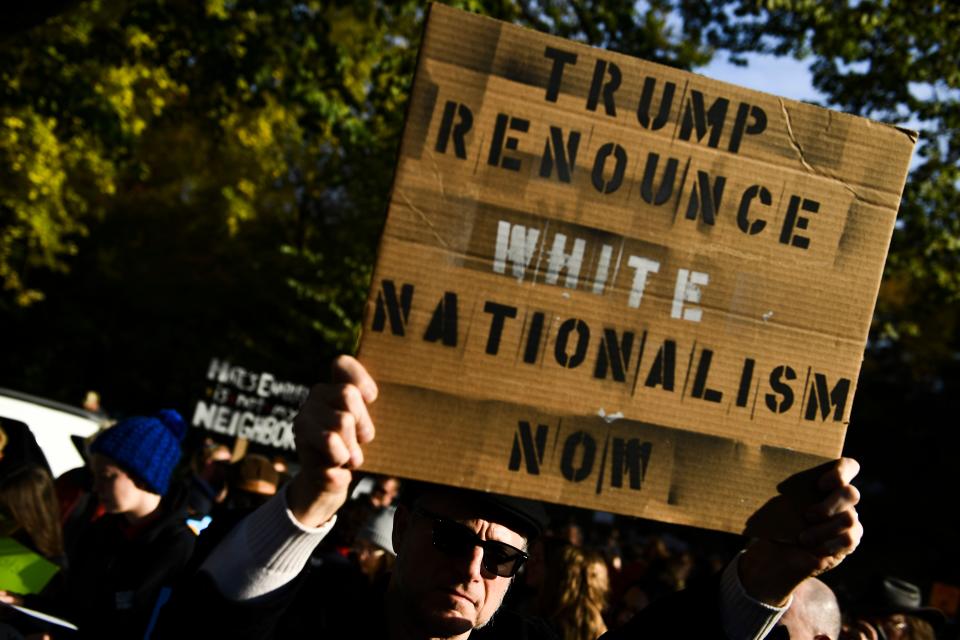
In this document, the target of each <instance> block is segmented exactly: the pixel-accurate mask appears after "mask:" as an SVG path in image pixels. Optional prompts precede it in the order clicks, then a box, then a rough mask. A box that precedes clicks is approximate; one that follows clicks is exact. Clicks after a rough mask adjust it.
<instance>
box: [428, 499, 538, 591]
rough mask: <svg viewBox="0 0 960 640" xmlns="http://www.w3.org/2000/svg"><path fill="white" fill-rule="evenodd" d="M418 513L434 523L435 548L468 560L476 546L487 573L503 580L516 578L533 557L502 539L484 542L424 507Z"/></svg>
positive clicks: (461, 525) (453, 522)
mask: <svg viewBox="0 0 960 640" xmlns="http://www.w3.org/2000/svg"><path fill="white" fill-rule="evenodd" d="M413 511H414V513H416V514H417V515H421V516H423V517H425V518H428V519H430V520H433V546H434V547H436V548H437V549H439V550H440V551H442V552H443V553H445V554H447V555H450V556H454V557H456V558H468V557H470V556H471V555H473V550H474V549H475V548H476V547H480V548H481V549H483V558H482V559H481V560H480V564H481V565H482V566H483V568H484V570H486V571H487V572H489V573H492V574H494V575H497V576H500V577H501V578H512V577H513V576H515V575H517V571H519V570H520V567H522V566H523V563H524V562H526V561H527V559H528V558H529V557H530V556H529V555H527V554H526V553H525V552H523V551H521V550H520V549H517V548H516V547H512V546H510V545H509V544H507V543H505V542H500V541H498V540H484V539H483V538H481V537H480V536H478V535H477V534H476V533H475V532H474V531H473V530H472V529H470V527H468V526H466V525H463V524H460V523H459V522H455V521H453V520H448V519H446V518H444V517H443V516H440V515H437V514H436V513H431V512H430V511H427V510H426V509H423V508H421V507H416V508H414V510H413Z"/></svg>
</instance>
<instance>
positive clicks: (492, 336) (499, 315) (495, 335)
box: [483, 300, 517, 356]
mask: <svg viewBox="0 0 960 640" xmlns="http://www.w3.org/2000/svg"><path fill="white" fill-rule="evenodd" d="M483 311H484V313H489V314H491V315H492V316H493V317H492V318H491V319H490V333H489V334H487V353H488V354H489V355H491V356H495V355H497V352H498V351H500V336H501V335H503V323H504V321H505V320H506V319H507V318H516V317H517V308H516V307H511V306H510V305H506V304H499V303H497V302H492V301H490V300H488V301H487V302H486V303H485V304H484V305H483Z"/></svg>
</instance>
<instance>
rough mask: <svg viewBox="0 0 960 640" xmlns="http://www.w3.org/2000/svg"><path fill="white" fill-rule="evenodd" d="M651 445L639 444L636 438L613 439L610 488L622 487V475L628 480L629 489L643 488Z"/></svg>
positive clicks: (646, 443) (651, 449)
mask: <svg viewBox="0 0 960 640" xmlns="http://www.w3.org/2000/svg"><path fill="white" fill-rule="evenodd" d="M652 451H653V445H652V444H650V443H649V442H640V440H638V439H637V438H630V439H629V440H624V439H623V438H614V439H613V460H612V461H611V465H610V486H612V487H622V486H623V476H624V474H626V475H627V477H628V478H629V479H630V488H631V489H634V490H639V489H640V488H641V487H642V486H643V479H644V477H645V476H646V475H647V465H649V464H650V453H651V452H652Z"/></svg>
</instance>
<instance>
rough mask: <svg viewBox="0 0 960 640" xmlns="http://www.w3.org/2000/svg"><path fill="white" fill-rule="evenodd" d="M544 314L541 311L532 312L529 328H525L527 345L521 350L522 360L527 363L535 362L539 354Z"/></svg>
mask: <svg viewBox="0 0 960 640" xmlns="http://www.w3.org/2000/svg"><path fill="white" fill-rule="evenodd" d="M545 319H546V316H545V315H544V313H543V312H542V311H536V312H534V314H533V316H532V317H531V318H530V328H529V329H527V345H526V347H525V348H524V350H523V361H524V362H526V363H527V364H536V362H537V357H538V356H539V355H540V341H541V339H542V337H543V322H544V320H545Z"/></svg>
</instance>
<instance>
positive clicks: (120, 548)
mask: <svg viewBox="0 0 960 640" xmlns="http://www.w3.org/2000/svg"><path fill="white" fill-rule="evenodd" d="M185 433H186V423H185V422H184V421H183V418H182V417H180V414H178V413H177V412H176V411H173V410H163V411H160V412H159V413H157V415H155V416H150V417H141V416H137V417H132V418H127V419H126V420H123V421H121V422H119V423H118V424H116V425H115V426H113V427H110V428H109V429H107V430H106V431H104V432H102V433H101V434H100V435H99V436H97V438H96V440H94V442H93V444H92V445H91V447H90V450H91V453H92V467H93V478H94V491H95V492H96V494H97V497H98V499H99V502H100V504H101V505H102V507H103V510H104V511H105V515H103V516H102V517H100V518H99V519H97V520H96V521H95V522H93V523H92V524H91V525H90V526H89V527H87V529H86V530H85V531H84V532H83V533H82V534H81V537H80V539H79V541H78V542H77V546H76V551H75V553H73V555H71V556H70V558H69V560H70V574H69V575H68V581H67V582H68V589H67V590H66V591H67V594H66V597H65V598H64V599H63V600H62V602H61V604H62V606H63V609H64V611H63V617H65V618H67V619H68V620H71V621H73V622H75V623H76V624H77V626H79V627H80V628H81V629H83V630H84V635H85V636H87V637H91V638H140V637H143V635H144V632H145V631H146V629H147V626H148V622H149V620H150V617H151V614H152V613H153V610H154V608H155V607H156V605H157V602H158V598H160V597H161V596H162V593H163V590H164V588H165V587H168V586H169V585H171V584H172V583H173V581H174V580H175V579H176V578H177V577H179V575H180V573H181V572H182V571H183V570H184V568H185V567H186V566H187V562H188V560H189V559H190V556H191V554H192V553H193V547H194V541H195V538H196V536H195V535H194V534H193V532H192V531H190V529H189V528H188V527H187V525H186V523H185V521H186V515H187V511H186V504H185V502H186V501H185V492H176V491H170V478H171V474H172V472H173V469H174V467H175V466H176V464H177V462H178V461H179V459H180V455H181V452H180V441H181V440H182V439H183V436H184V435H185Z"/></svg>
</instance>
